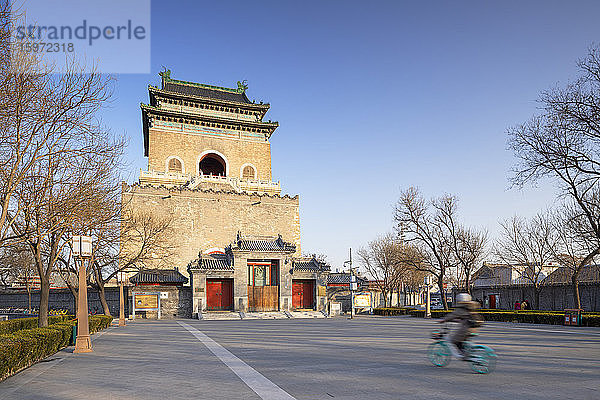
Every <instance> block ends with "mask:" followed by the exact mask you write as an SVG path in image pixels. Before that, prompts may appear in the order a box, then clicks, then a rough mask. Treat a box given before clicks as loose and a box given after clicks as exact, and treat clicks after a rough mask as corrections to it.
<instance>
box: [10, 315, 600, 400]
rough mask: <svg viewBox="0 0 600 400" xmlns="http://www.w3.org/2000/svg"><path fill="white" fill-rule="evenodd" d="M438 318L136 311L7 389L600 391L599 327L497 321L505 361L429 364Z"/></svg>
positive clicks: (182, 393)
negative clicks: (143, 315) (159, 316)
mask: <svg viewBox="0 0 600 400" xmlns="http://www.w3.org/2000/svg"><path fill="white" fill-rule="evenodd" d="M180 322H183V324H181V323H180ZM435 327H437V325H436V324H435V321H431V320H423V319H416V318H411V317H397V318H383V317H362V316H360V317H357V318H354V319H352V320H350V319H347V318H344V317H338V318H330V319H272V320H269V319H256V320H237V321H235V320H224V321H201V320H200V321H199V320H183V321H174V320H171V321H166V320H165V321H140V320H136V321H134V322H130V323H129V324H128V325H127V326H126V327H124V328H118V327H111V328H109V329H108V330H107V331H105V333H103V334H102V335H100V336H98V335H94V336H95V337H94V342H93V344H94V352H93V353H90V354H73V353H72V349H67V350H63V351H61V352H59V353H57V354H56V355H54V356H52V357H49V358H48V359H47V360H45V362H42V363H38V364H36V365H35V366H33V367H31V368H29V369H27V370H25V371H23V372H21V373H19V374H17V375H15V376H13V377H11V378H8V379H7V380H5V381H3V382H0V399H25V400H27V399H161V400H165V399H179V398H181V399H188V398H190V399H191V398H198V399H261V398H262V399H269V398H270V397H269V396H275V395H274V394H273V393H276V394H277V396H279V397H277V398H287V399H307V400H308V399H449V398H452V399H482V398H485V399H506V400H513V399H540V400H541V399H566V398H568V399H598V398H600V372H599V371H600V370H599V369H598V360H599V359H600V329H599V328H577V327H561V326H547V325H529V324H510V323H488V324H486V325H485V326H484V328H482V331H481V335H480V337H478V338H477V340H478V341H479V342H482V343H485V344H488V345H490V346H492V347H493V348H494V349H495V350H496V352H497V353H498V356H499V361H498V366H497V369H496V371H494V372H493V373H491V374H488V375H477V374H473V373H472V372H471V371H470V369H469V367H468V365H467V364H466V363H464V362H460V361H456V360H455V361H453V362H451V363H450V365H449V366H448V367H445V368H437V367H434V366H432V365H431V364H429V362H428V360H427V357H426V349H427V346H428V344H429V343H430V339H429V334H430V332H431V330H432V329H434V328H435ZM265 393H271V395H268V394H265ZM273 398H274V397H273Z"/></svg>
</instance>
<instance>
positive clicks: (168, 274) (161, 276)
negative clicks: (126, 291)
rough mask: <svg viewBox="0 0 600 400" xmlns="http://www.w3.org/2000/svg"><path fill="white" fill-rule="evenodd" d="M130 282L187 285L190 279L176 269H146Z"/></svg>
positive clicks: (130, 279)
mask: <svg viewBox="0 0 600 400" xmlns="http://www.w3.org/2000/svg"><path fill="white" fill-rule="evenodd" d="M129 281H130V282H131V283H133V284H139V283H187V281H188V278H186V277H185V276H183V275H182V274H181V273H180V272H179V271H177V270H176V269H146V270H142V271H140V272H138V273H137V274H135V275H134V276H132V277H131V278H129Z"/></svg>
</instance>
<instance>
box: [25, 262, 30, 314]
mask: <svg viewBox="0 0 600 400" xmlns="http://www.w3.org/2000/svg"><path fill="white" fill-rule="evenodd" d="M25 289H27V312H28V313H29V314H31V286H30V283H29V274H28V273H27V271H25Z"/></svg>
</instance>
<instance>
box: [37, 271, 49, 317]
mask: <svg viewBox="0 0 600 400" xmlns="http://www.w3.org/2000/svg"><path fill="white" fill-rule="evenodd" d="M49 300H50V280H49V279H46V277H44V276H40V308H39V310H38V326H39V327H40V328H43V327H45V326H48V301H49Z"/></svg>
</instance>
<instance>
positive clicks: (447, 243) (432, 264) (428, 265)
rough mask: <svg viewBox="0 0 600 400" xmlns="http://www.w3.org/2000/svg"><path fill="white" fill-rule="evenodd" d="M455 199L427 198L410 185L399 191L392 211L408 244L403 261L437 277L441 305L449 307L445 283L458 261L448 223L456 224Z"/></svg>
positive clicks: (447, 197)
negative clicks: (408, 250) (408, 249)
mask: <svg viewBox="0 0 600 400" xmlns="http://www.w3.org/2000/svg"><path fill="white" fill-rule="evenodd" d="M456 214H457V212H456V198H455V197H453V196H449V195H445V196H442V197H439V198H434V199H432V200H430V201H426V200H425V199H424V198H423V196H422V195H421V193H420V192H419V190H418V189H416V188H414V187H410V188H409V189H407V190H405V191H403V192H402V193H401V194H400V198H399V200H398V203H397V204H396V208H395V211H394V219H395V221H396V223H397V224H398V228H399V230H401V232H402V234H403V235H404V236H405V237H406V239H405V241H406V243H408V244H410V245H411V249H412V251H411V252H410V253H405V254H409V255H410V257H405V258H404V260H403V261H404V262H405V263H408V264H410V265H412V266H413V267H414V268H415V269H417V270H420V271H425V272H428V273H429V274H431V275H433V276H434V277H435V279H436V283H437V286H438V289H439V291H440V296H441V298H442V302H443V304H444V308H445V309H448V301H447V299H446V291H445V288H444V284H445V283H447V279H448V277H449V275H450V272H451V271H452V269H456V267H457V265H458V260H457V258H456V254H455V252H454V248H453V239H452V237H451V231H450V230H449V229H448V227H449V226H452V225H456V222H455V220H456V217H457V215H456Z"/></svg>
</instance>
